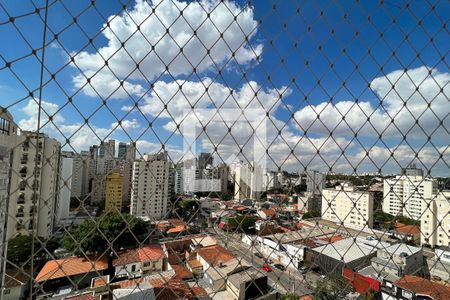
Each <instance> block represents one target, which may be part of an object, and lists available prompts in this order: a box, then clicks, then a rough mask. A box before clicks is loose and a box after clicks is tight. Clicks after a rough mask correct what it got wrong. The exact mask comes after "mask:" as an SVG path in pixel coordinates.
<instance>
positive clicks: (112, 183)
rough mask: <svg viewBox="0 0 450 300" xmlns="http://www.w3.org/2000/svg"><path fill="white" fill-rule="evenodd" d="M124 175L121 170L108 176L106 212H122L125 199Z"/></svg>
mask: <svg viewBox="0 0 450 300" xmlns="http://www.w3.org/2000/svg"><path fill="white" fill-rule="evenodd" d="M123 178H124V177H123V175H122V174H121V173H120V172H119V170H115V171H113V172H112V173H111V174H109V175H107V176H106V184H105V210H106V211H119V212H120V211H121V210H122V197H123Z"/></svg>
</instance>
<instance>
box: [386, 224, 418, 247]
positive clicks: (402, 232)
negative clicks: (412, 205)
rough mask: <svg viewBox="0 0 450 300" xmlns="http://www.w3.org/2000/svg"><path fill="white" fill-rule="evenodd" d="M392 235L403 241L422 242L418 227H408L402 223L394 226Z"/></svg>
mask: <svg viewBox="0 0 450 300" xmlns="http://www.w3.org/2000/svg"><path fill="white" fill-rule="evenodd" d="M391 234H392V235H393V236H394V237H395V238H397V239H399V240H401V241H404V242H406V241H413V242H416V243H419V242H420V227H419V226H417V225H406V224H403V223H400V222H396V223H395V224H394V228H393V229H392V230H391Z"/></svg>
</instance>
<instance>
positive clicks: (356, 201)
mask: <svg viewBox="0 0 450 300" xmlns="http://www.w3.org/2000/svg"><path fill="white" fill-rule="evenodd" d="M322 219H325V220H329V221H332V222H336V223H341V222H343V223H344V226H345V225H347V226H356V227H368V228H372V226H373V194H372V193H370V192H365V191H364V192H361V191H356V190H355V188H354V187H353V186H349V185H338V186H337V187H336V188H334V189H323V190H322Z"/></svg>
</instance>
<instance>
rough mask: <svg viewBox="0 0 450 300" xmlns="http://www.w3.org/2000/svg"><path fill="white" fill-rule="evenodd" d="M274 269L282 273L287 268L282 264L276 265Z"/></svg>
mask: <svg viewBox="0 0 450 300" xmlns="http://www.w3.org/2000/svg"><path fill="white" fill-rule="evenodd" d="M274 267H275V268H277V269H278V270H281V271H284V270H286V268H285V267H284V266H283V265H282V264H274Z"/></svg>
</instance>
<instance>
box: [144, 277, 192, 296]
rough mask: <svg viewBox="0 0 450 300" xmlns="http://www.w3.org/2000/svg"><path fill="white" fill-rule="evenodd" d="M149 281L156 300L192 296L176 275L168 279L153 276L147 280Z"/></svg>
mask: <svg viewBox="0 0 450 300" xmlns="http://www.w3.org/2000/svg"><path fill="white" fill-rule="evenodd" d="M149 282H150V284H151V285H152V286H153V287H154V293H155V296H156V299H157V300H167V299H186V298H187V299H191V298H192V293H191V291H190V290H189V288H188V287H187V286H186V284H185V283H184V281H183V280H182V279H180V278H178V277H176V276H175V277H172V278H170V279H169V280H163V279H161V278H155V279H151V280H149Z"/></svg>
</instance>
